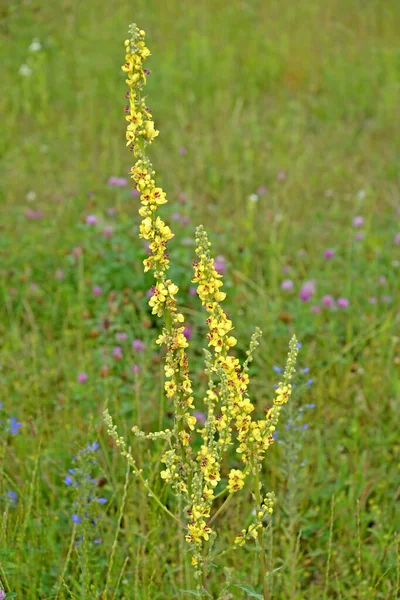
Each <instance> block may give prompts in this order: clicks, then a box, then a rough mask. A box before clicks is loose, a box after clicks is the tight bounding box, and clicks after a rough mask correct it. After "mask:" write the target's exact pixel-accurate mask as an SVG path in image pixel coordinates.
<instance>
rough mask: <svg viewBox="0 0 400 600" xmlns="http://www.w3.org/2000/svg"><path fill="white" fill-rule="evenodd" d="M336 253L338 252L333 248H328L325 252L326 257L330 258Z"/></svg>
mask: <svg viewBox="0 0 400 600" xmlns="http://www.w3.org/2000/svg"><path fill="white" fill-rule="evenodd" d="M335 254H336V253H335V251H334V250H332V249H331V248H327V249H326V250H325V252H324V256H325V258H328V259H329V258H333V257H334V256H335Z"/></svg>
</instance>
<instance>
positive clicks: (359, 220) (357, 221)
mask: <svg viewBox="0 0 400 600" xmlns="http://www.w3.org/2000/svg"><path fill="white" fill-rule="evenodd" d="M364 223H365V219H364V217H361V216H359V215H358V216H357V217H354V219H353V227H363V226H364Z"/></svg>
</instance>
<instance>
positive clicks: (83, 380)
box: [77, 373, 88, 383]
mask: <svg viewBox="0 0 400 600" xmlns="http://www.w3.org/2000/svg"><path fill="white" fill-rule="evenodd" d="M87 380H88V375H87V373H79V375H78V377H77V381H78V383H86V382H87Z"/></svg>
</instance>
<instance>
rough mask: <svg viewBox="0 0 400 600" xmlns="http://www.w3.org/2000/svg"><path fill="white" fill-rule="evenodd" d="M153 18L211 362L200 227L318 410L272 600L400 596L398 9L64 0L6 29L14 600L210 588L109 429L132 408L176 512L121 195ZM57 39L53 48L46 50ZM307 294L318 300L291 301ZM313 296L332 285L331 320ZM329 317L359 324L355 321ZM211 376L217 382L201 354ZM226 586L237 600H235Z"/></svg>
mask: <svg viewBox="0 0 400 600" xmlns="http://www.w3.org/2000/svg"><path fill="white" fill-rule="evenodd" d="M132 20H135V21H136V22H138V23H140V24H141V26H143V27H144V29H145V30H146V31H147V32H148V40H149V44H150V46H151V50H152V53H153V57H152V58H151V59H150V60H149V68H150V69H151V71H152V74H151V75H150V76H149V78H148V88H147V91H148V95H149V98H151V106H152V109H153V111H154V115H155V121H156V126H157V128H158V129H160V132H161V133H160V137H159V139H158V140H157V144H156V145H154V148H153V147H152V149H151V155H152V160H153V162H154V164H155V165H156V169H157V173H158V176H159V177H160V178H161V180H162V185H163V187H164V189H166V190H167V192H168V195H169V198H170V205H169V208H168V210H169V219H170V221H171V222H172V224H173V228H174V231H175V233H176V237H175V239H174V240H173V241H172V242H171V244H170V251H171V261H172V264H173V268H172V273H173V280H174V281H176V282H177V283H178V284H179V285H180V287H181V288H182V290H184V291H185V292H186V302H185V305H184V311H185V315H186V318H187V321H188V322H189V323H190V329H191V331H190V334H191V335H192V336H193V340H194V341H195V342H196V343H195V344H194V345H193V347H196V348H201V340H202V338H203V336H204V334H205V328H204V325H203V315H202V311H201V307H200V305H199V304H198V303H197V302H196V300H195V299H194V298H193V297H192V296H191V294H190V286H191V284H190V279H191V261H192V260H193V258H194V248H193V242H194V229H195V226H196V225H197V224H198V223H200V222H202V223H204V225H205V226H206V227H207V229H208V230H209V232H210V234H211V240H212V242H213V247H214V249H215V250H216V253H217V254H219V255H221V256H223V257H224V259H225V260H224V261H223V260H222V259H221V260H220V263H221V269H225V271H226V273H225V281H226V288H227V291H228V298H227V301H226V305H227V307H228V312H229V313H230V315H231V317H232V319H233V320H234V323H235V326H236V333H235V335H236V337H238V339H239V350H238V352H239V353H241V355H243V354H244V351H245V349H246V347H247V343H248V340H249V338H250V336H251V333H252V331H253V328H254V326H259V327H260V328H261V329H262V330H263V331H264V338H263V340H262V342H261V347H260V351H259V353H258V355H257V357H256V360H255V362H254V363H253V367H252V376H253V385H252V389H251V393H252V398H253V400H254V402H255V403H256V404H257V406H258V408H259V409H260V410H262V409H264V408H266V407H267V406H269V405H270V402H271V398H272V397H273V394H274V389H273V386H274V384H275V383H276V381H277V379H278V378H279V375H277V373H276V371H277V369H276V368H275V370H274V367H278V368H280V367H282V366H283V363H284V360H285V356H286V352H287V341H288V339H289V338H290V336H291V334H292V333H293V332H295V333H296V335H297V337H298V338H299V340H300V341H301V343H302V348H301V350H300V353H299V371H300V373H299V375H298V379H297V382H296V383H297V387H296V390H295V394H294V395H293V397H292V399H291V401H290V404H289V405H288V406H287V410H286V411H285V423H284V424H283V425H281V426H280V428H279V431H278V438H277V442H278V443H277V444H275V445H274V447H273V448H272V449H271V450H270V451H269V454H268V456H267V460H266V461H265V469H264V472H263V479H264V481H265V482H266V485H267V488H268V489H272V490H274V491H275V492H276V494H277V497H278V502H277V507H276V510H275V516H274V521H273V526H272V527H271V528H270V529H269V531H268V533H267V537H266V543H267V547H268V552H267V560H268V565H269V569H270V571H271V574H270V577H269V580H270V588H271V589H272V590H273V594H272V597H273V598H277V599H278V598H282V599H283V598H285V599H287V598H289V599H291V600H295V599H302V598H307V600H308V599H310V600H313V599H315V600H317V599H318V600H319V599H321V598H361V599H369V598H378V599H392V598H393V599H395V598H397V597H398V596H399V594H400V567H399V558H398V556H399V540H398V538H397V537H396V531H398V530H399V524H400V523H399V516H398V510H397V511H396V502H397V503H398V482H399V466H400V444H399V441H398V432H397V427H396V423H397V422H398V420H399V403H398V399H399V393H400V388H399V368H400V350H399V341H400V339H399V337H398V323H399V314H398V300H399V283H398V269H399V267H400V256H399V250H400V245H399V244H396V243H395V241H396V235H397V234H398V233H399V231H400V223H399V221H400V216H399V213H398V209H399V207H400V200H399V191H398V190H399V187H398V185H399V171H398V155H399V142H398V140H399V123H398V119H396V110H397V107H398V104H399V100H400V55H399V51H398V42H397V38H398V30H399V26H400V6H399V5H398V3H397V2H395V1H394V0H388V1H387V2H385V3H380V2H373V1H371V2H359V1H356V0H350V1H346V2H345V1H344V0H336V1H333V0H332V1H330V2H327V3H323V2H321V1H316V0H310V1H309V2H307V3H297V2H292V1H291V0H289V1H288V2H285V3H282V2H277V1H275V0H271V1H269V2H261V1H260V2H256V1H250V0H249V1H248V2H238V1H235V2H229V3H227V2H223V1H221V0H215V1H214V2H211V1H209V0H203V2H199V3H196V2H191V1H189V2H187V3H185V5H184V7H182V4H181V3H179V2H177V1H176V0H170V2H168V3H167V4H165V3H161V2H155V1H154V0H153V1H151V0H150V1H147V2H146V3H145V2H143V1H142V0H139V1H138V2H136V3H135V4H134V5H131V3H128V2H123V1H122V0H116V1H115V2H113V3H106V2H102V1H100V0H90V1H88V2H86V3H78V2H76V1H74V0H70V1H68V0H62V1H60V2H58V3H54V2H48V1H46V0H43V1H42V2H34V1H32V2H17V1H15V2H10V3H8V4H7V5H4V6H2V7H1V8H0V34H1V56H2V63H3V72H4V74H3V77H2V79H3V93H2V95H1V97H0V106H1V113H2V114H3V115H5V119H4V123H3V128H2V135H1V154H2V164H1V206H0V211H1V215H0V217H1V234H2V235H1V237H0V253H1V269H0V277H1V306H2V312H1V322H0V328H1V329H0V331H1V338H2V354H1V363H0V366H1V371H0V377H1V402H2V407H1V409H0V411H1V413H0V422H1V424H0V427H1V432H2V435H1V446H0V453H1V454H0V457H1V462H0V503H1V511H2V524H1V529H0V536H1V537H0V582H1V585H2V586H3V588H5V590H6V591H9V592H14V593H16V594H17V598H24V599H26V600H30V599H32V600H33V599H34V598H35V599H36V598H43V599H44V598H60V599H61V598H65V599H66V598H99V597H102V598H110V599H111V598H127V599H128V598H129V599H130V598H134V599H138V600H142V599H143V600H144V599H152V600H153V599H156V598H160V599H163V598H166V599H169V598H171V599H172V598H185V597H190V595H189V593H188V592H185V591H184V590H192V594H193V590H194V589H195V584H194V582H193V579H192V575H191V572H190V568H189V566H188V564H187V549H186V547H185V542H184V539H183V536H182V535H181V532H180V531H179V530H178V529H177V528H175V527H174V525H173V523H171V522H170V521H169V520H168V519H167V518H166V517H165V516H164V515H163V513H162V512H161V511H160V510H159V509H158V507H157V505H156V504H154V503H152V501H151V499H149V498H148V496H147V493H146V491H145V490H144V489H143V488H142V487H141V485H140V483H139V482H138V481H137V480H136V479H134V478H133V477H129V476H128V475H126V465H125V464H124V461H123V459H121V457H120V456H119V454H118V451H117V450H116V448H115V447H114V445H113V444H112V442H111V441H110V439H109V437H108V436H107V433H106V432H105V431H104V429H103V425H102V420H101V414H102V411H103V410H104V409H105V408H107V407H108V408H109V409H110V412H111V413H112V414H113V416H114V417H115V420H116V422H117V424H118V427H119V429H120V430H121V432H122V433H123V435H124V436H125V438H126V439H127V440H131V441H130V442H129V443H131V444H132V453H133V455H134V456H135V458H136V460H137V462H138V464H139V465H141V466H143V468H145V469H146V472H147V473H148V474H150V475H148V477H149V480H150V482H151V484H152V486H153V488H154V489H156V490H157V492H158V493H159V495H160V496H161V497H162V499H163V501H164V502H166V504H167V506H170V507H173V506H174V502H175V500H174V497H173V496H172V495H170V492H169V491H168V490H167V489H166V488H165V486H164V484H163V483H162V481H161V480H160V477H159V472H160V469H161V466H160V462H159V457H160V455H161V452H162V448H163V442H162V441H159V442H155V443H150V442H141V441H140V442H138V441H137V440H135V439H134V438H133V436H132V435H131V433H130V429H131V427H132V425H133V424H138V425H139V426H140V427H142V428H143V429H145V430H146V431H147V430H149V431H150V430H154V429H159V428H163V427H168V426H170V424H171V412H170V411H171V407H170V406H169V405H168V403H167V401H166V400H165V399H164V398H163V379H162V374H163V364H162V357H161V356H160V354H159V352H158V350H157V346H156V345H155V338H156V337H157V333H158V325H157V323H156V321H155V320H154V319H153V318H152V317H151V315H150V314H149V310H148V307H147V297H146V294H147V292H148V289H149V287H150V286H151V285H152V280H151V278H150V277H146V276H145V275H143V274H142V264H141V262H142V259H143V258H144V256H145V250H144V248H143V244H142V243H141V242H140V241H139V240H138V238H137V232H138V223H139V218H138V217H137V208H138V199H137V198H136V197H134V196H132V193H131V190H130V185H128V186H126V187H124V186H121V187H118V186H116V185H110V183H108V180H109V178H110V177H120V178H121V177H122V178H125V177H127V172H128V170H129V168H130V166H131V164H132V160H131V156H130V155H129V153H128V152H127V151H126V149H125V142H124V128H125V121H124V116H123V107H124V104H125V102H124V98H123V96H124V93H125V84H124V77H123V74H122V73H121V71H120V64H121V59H122V54H123V47H122V45H121V40H123V39H124V37H125V35H126V28H127V24H128V23H130V22H131V21H132ZM34 38H37V39H38V40H39V42H40V45H41V48H40V49H39V50H34V49H31V50H29V46H30V45H31V44H32V41H33V39H34ZM22 65H27V67H28V72H29V71H31V74H30V75H24V74H23V73H24V72H25V73H26V72H27V71H26V69H22V74H21V66H22ZM112 183H113V182H111V184H112ZM114 183H115V181H114ZM252 194H257V196H256V197H254V196H251V195H252ZM90 215H94V216H96V219H97V220H96V223H94V224H93V225H90V224H89V223H90V219H89V223H88V222H87V217H88V216H90ZM357 216H360V217H363V219H364V223H362V222H361V220H358V221H354V223H356V225H357V224H358V225H359V226H355V225H354V224H353V220H354V218H355V217H357ZM188 220H189V222H187V221H188ZM360 234H362V235H363V237H362V236H361V235H360ZM361 237H362V239H359V238H361ZM398 241H400V240H398ZM326 249H332V250H333V251H334V256H333V257H332V258H326V257H325V254H324V253H325V251H326ZM284 280H290V282H292V283H293V289H291V283H286V284H284V285H283V287H284V288H285V287H286V288H287V289H282V282H283V281H284ZM307 282H313V285H314V287H315V291H314V292H313V289H312V288H313V286H308V291H309V292H310V293H311V292H313V293H312V294H311V297H310V298H309V299H308V300H307V293H306V292H307V288H306V290H304V284H306V283H307ZM300 294H302V297H303V300H301V299H300V297H299V295H300ZM328 295H331V296H333V297H334V298H335V300H336V301H337V299H338V298H342V299H344V300H348V302H349V305H348V306H347V307H346V306H345V303H342V304H343V308H340V306H338V305H337V302H336V303H335V306H333V307H331V308H330V306H331V304H332V300H331V299H329V298H327V297H326V296H328ZM316 306H318V307H319V308H320V312H317V308H315V307H316ZM312 307H314V308H312ZM118 334H127V339H126V340H125V339H124V336H122V337H121V335H118ZM116 336H118V337H116ZM134 340H140V341H142V342H143V345H141V344H140V343H139V342H136V344H135V345H134V347H133V346H132V342H133V341H134ZM197 342H198V343H197ZM116 348H121V349H120V350H116ZM121 356H122V358H121ZM190 358H191V362H192V364H193V365H194V367H195V368H196V369H197V377H198V379H199V381H200V382H202V383H203V385H204V386H205V385H206V379H205V378H204V375H203V374H202V368H203V362H202V354H201V352H200V351H195V350H192V355H191V357H190ZM308 369H309V370H308ZM303 370H304V372H302V371H303ZM83 374H86V375H87V378H85V377H84V376H83ZM10 418H13V419H15V420H12V421H10ZM93 443H96V444H99V448H98V449H96V447H97V446H94V447H93V446H92V445H93ZM88 444H91V450H90V452H86V453H83V454H82V451H83V449H87V446H88ZM91 453H93V454H94V456H95V459H94V460H96V464H95V465H94V464H87V465H86V466H84V468H85V469H89V468H90V469H91V471H90V479H91V481H92V489H91V490H90V493H91V494H93V497H95V498H97V499H98V500H100V502H98V511H97V512H98V514H96V515H95V516H94V517H93V518H94V521H95V523H96V525H95V526H93V530H91V531H90V532H89V534H88V535H87V536H85V537H84V543H80V538H81V536H82V531H81V528H82V523H81V522H79V518H76V516H78V517H79V515H77V513H76V510H77V509H76V507H77V506H78V507H79V497H76V496H75V495H74V493H75V492H74V490H75V488H74V487H73V486H71V485H68V479H66V478H68V476H73V474H72V475H71V474H69V473H68V470H69V469H73V468H75V466H76V463H77V461H76V460H73V458H74V457H78V459H79V460H81V458H79V457H82V456H84V457H87V456H89V455H91ZM85 460H86V459H85ZM66 482H67V483H66ZM249 494H250V490H248V491H247V494H246V493H245V494H243V495H242V497H241V498H239V496H238V498H236V497H235V498H233V501H232V503H231V504H230V506H229V509H228V510H227V511H226V513H224V514H223V515H222V516H221V523H220V524H219V528H220V531H221V529H222V533H221V534H220V536H219V538H218V540H219V541H218V548H219V549H221V550H222V549H223V548H225V547H226V546H227V544H228V543H229V540H231V539H232V537H233V536H234V535H236V533H237V532H238V531H240V530H241V529H242V527H243V519H244V518H245V519H246V518H248V522H250V520H251V515H250V514H248V513H249V510H248V508H247V507H248V506H249V498H250V496H249ZM103 498H104V499H105V500H106V503H105V504H103V503H102V502H103ZM73 515H75V517H74V518H73ZM256 552H257V550H256V547H255V546H254V547H253V546H251V544H248V545H246V546H245V548H243V549H242V550H241V551H238V552H231V553H227V554H226V555H224V556H222V557H221V558H220V559H219V560H217V561H216V567H215V571H214V572H213V573H212V574H211V576H210V582H209V587H210V591H211V593H212V594H213V596H215V597H218V595H220V594H222V597H223V598H229V597H233V598H247V597H257V595H255V596H254V595H253V596H251V594H257V593H258V594H260V592H261V586H260V573H259V568H258V561H257V560H256ZM226 569H230V570H231V575H230V578H231V585H230V591H229V592H228V591H226V592H222V590H223V588H224V583H223V582H224V572H225V574H227V573H226ZM224 570H225V571H224ZM246 586H248V587H246ZM229 594H232V596H229ZM10 597H12V596H11V595H10Z"/></svg>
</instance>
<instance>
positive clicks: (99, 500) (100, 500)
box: [97, 498, 107, 504]
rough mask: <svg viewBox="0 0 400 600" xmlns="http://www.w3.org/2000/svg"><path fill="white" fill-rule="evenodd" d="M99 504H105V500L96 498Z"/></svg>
mask: <svg viewBox="0 0 400 600" xmlns="http://www.w3.org/2000/svg"><path fill="white" fill-rule="evenodd" d="M97 502H98V503H99V504H107V498H97Z"/></svg>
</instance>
